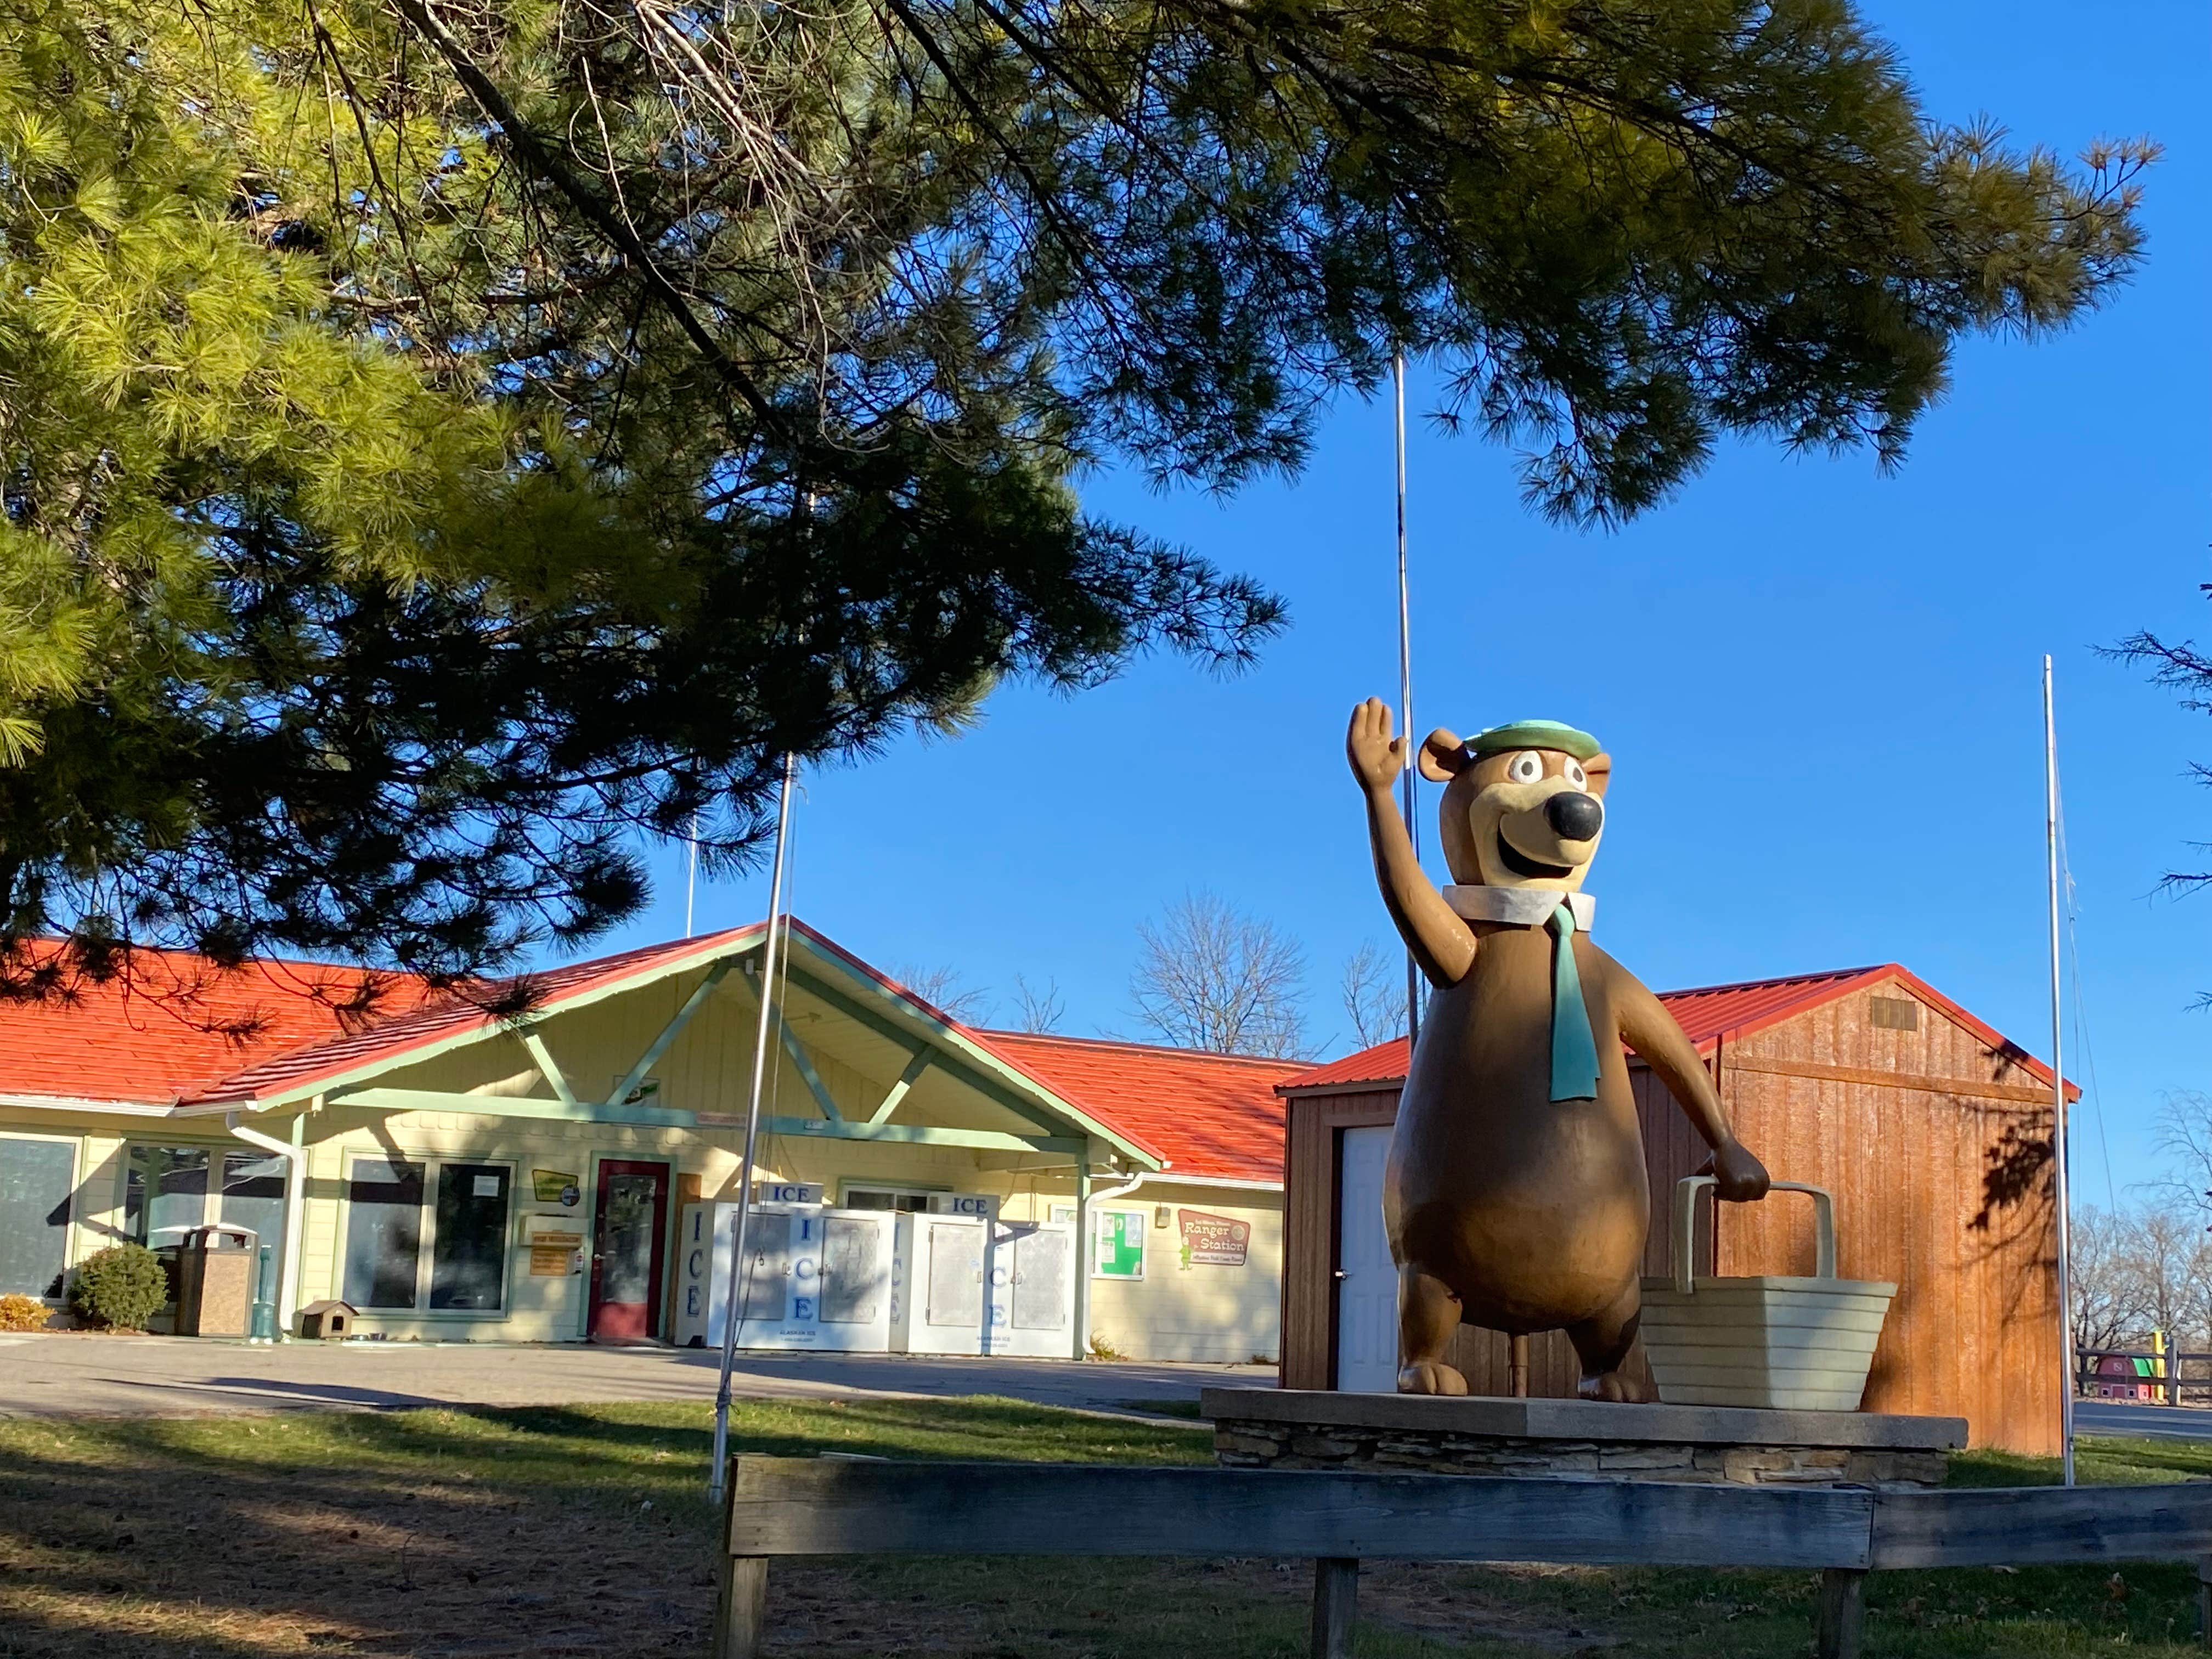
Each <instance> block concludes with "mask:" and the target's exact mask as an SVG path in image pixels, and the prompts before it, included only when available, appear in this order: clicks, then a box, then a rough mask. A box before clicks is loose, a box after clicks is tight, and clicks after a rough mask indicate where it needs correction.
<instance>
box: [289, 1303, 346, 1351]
mask: <svg viewBox="0 0 2212 1659" xmlns="http://www.w3.org/2000/svg"><path fill="white" fill-rule="evenodd" d="M300 1334H301V1336H303V1337H305V1338H307V1340H309V1341H310V1342H313V1341H319V1340H336V1339H337V1338H338V1337H341V1336H350V1335H352V1334H353V1304H351V1303H350V1302H339V1301H337V1300H335V1299H327V1300H325V1301H321V1302H310V1303H309V1304H307V1306H306V1307H304V1308H302V1309H301V1310H300Z"/></svg>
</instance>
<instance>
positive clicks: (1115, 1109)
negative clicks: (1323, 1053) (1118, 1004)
mask: <svg viewBox="0 0 2212 1659" xmlns="http://www.w3.org/2000/svg"><path fill="white" fill-rule="evenodd" d="M972 1035H973V1036H975V1039H976V1040H977V1041H978V1042H982V1043H985V1044H987V1046H988V1047H989V1048H992V1049H993V1050H994V1052H996V1053H998V1054H1003V1055H1004V1056H1006V1059H1008V1060H1012V1062H1013V1063H1014V1064H1016V1065H1018V1066H1020V1067H1021V1068H1022V1069H1023V1070H1024V1071H1025V1072H1027V1073H1030V1075H1031V1076H1033V1077H1035V1078H1036V1079H1038V1080H1039V1081H1041V1082H1042V1083H1043V1084H1045V1085H1047V1086H1048V1087H1049V1088H1051V1089H1052V1090H1053V1091H1054V1092H1055V1093H1057V1094H1060V1095H1064V1096H1066V1097H1067V1098H1068V1099H1069V1100H1072V1101H1077V1102H1079V1103H1082V1104H1083V1105H1084V1106H1085V1107H1088V1108H1089V1109H1091V1110H1092V1111H1093V1112H1095V1113H1097V1115H1099V1116H1100V1117H1102V1118H1104V1119H1106V1120H1108V1121H1110V1122H1112V1123H1114V1124H1115V1125H1117V1126H1120V1127H1125V1128H1127V1130H1128V1131H1130V1132H1132V1133H1134V1134H1135V1135H1137V1136H1138V1137H1139V1138H1140V1139H1143V1140H1144V1141H1145V1142H1146V1144H1147V1145H1149V1146H1154V1147H1157V1148H1158V1150H1159V1152H1161V1153H1162V1154H1163V1155H1164V1157H1165V1158H1167V1159H1168V1173H1169V1174H1170V1175H1178V1176H1219V1177H1223V1178H1225V1179H1228V1180H1231V1181H1266V1182H1280V1181H1281V1180H1282V1178H1283V1103H1282V1101H1281V1099H1280V1098H1279V1097H1278V1096H1277V1094H1276V1093H1275V1090H1276V1086H1277V1085H1279V1084H1283V1083H1286V1082H1289V1081H1290V1080H1291V1079H1295V1078H1296V1077H1297V1076H1298V1074H1299V1073H1301V1072H1303V1071H1304V1069H1305V1066H1304V1063H1303V1062H1302V1061H1299V1060H1265V1059H1261V1058H1259V1057H1258V1056H1255V1055H1247V1054H1205V1053H1201V1052H1200V1051H1198V1050H1195V1049H1190V1048H1158V1047H1155V1046H1154V1045H1152V1044H1151V1043H1146V1042H1115V1041H1112V1040H1109V1039H1101V1038H1092V1037H1064V1036H1043V1035H1038V1034H1035V1033H1031V1032H1027V1031H976V1032H974V1033H973V1034H972Z"/></svg>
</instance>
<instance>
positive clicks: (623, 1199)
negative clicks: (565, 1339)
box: [586, 1158, 668, 1342]
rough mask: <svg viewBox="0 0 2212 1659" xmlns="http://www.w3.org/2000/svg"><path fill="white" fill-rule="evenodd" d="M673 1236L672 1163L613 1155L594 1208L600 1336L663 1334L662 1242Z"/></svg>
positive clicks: (592, 1327) (632, 1338)
mask: <svg viewBox="0 0 2212 1659" xmlns="http://www.w3.org/2000/svg"><path fill="white" fill-rule="evenodd" d="M667 1237H668V1165H666V1164H648V1163H644V1162H633V1161H629V1160H625V1159H619V1158H607V1159H605V1160H604V1161H602V1162H601V1164H599V1197H598V1200H597V1204H596V1207H595V1208H594V1209H593V1211H592V1309H591V1319H590V1322H589V1323H588V1324H587V1325H586V1330H587V1331H588V1332H589V1334H590V1335H591V1338H592V1340H593V1341H594V1342H638V1341H642V1340H646V1339H647V1338H649V1337H656V1336H659V1334H660V1279H661V1273H662V1271H663V1269H664V1267H665V1252H664V1251H663V1250H662V1249H661V1244H662V1243H663V1241H665V1239H666V1238H667Z"/></svg>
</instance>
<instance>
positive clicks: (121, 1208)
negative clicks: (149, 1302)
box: [114, 1134, 284, 1254]
mask: <svg viewBox="0 0 2212 1659" xmlns="http://www.w3.org/2000/svg"><path fill="white" fill-rule="evenodd" d="M134 1146H159V1147H161V1148H163V1149H165V1150H167V1151H170V1152H205V1153H206V1154H207V1155H208V1181H207V1190H206V1191H205V1192H204V1193H203V1194H200V1199H201V1202H200V1218H199V1220H198V1221H197V1222H196V1223H195V1224H194V1225H196V1226H201V1227H213V1226H216V1225H220V1224H221V1222H222V1165H223V1160H224V1159H225V1158H229V1157H232V1156H234V1155H236V1156H240V1157H244V1156H247V1155H251V1156H252V1157H254V1158H273V1157H275V1156H276V1154H274V1153H273V1152H266V1151H264V1150H263V1149H261V1148H259V1147H255V1146H248V1145H247V1144H246V1142H245V1141H242V1140H236V1139H224V1140H203V1139H199V1138H198V1137H197V1136H196V1135H150V1134H137V1135H125V1137H124V1139H123V1144H122V1147H121V1150H120V1151H119V1152H118V1153H117V1155H116V1160H115V1163H116V1168H115V1212H114V1213H115V1218H116V1223H117V1225H118V1229H119V1228H120V1226H121V1225H122V1224H123V1221H124V1218H125V1215H126V1214H127V1212H128V1211H129V1209H130V1205H131V1148H132V1147H134ZM183 1242H184V1237H183V1235H182V1234H181V1233H179V1234H178V1235H176V1236H175V1237H171V1238H167V1239H161V1238H156V1237H155V1236H154V1235H153V1234H152V1233H150V1232H149V1233H148V1234H147V1236H146V1248H147V1249H149V1250H154V1249H161V1248H162V1246H163V1245H164V1244H179V1243H183ZM261 1243H264V1244H271V1245H275V1246H276V1248H277V1250H278V1253H279V1254H282V1252H283V1243H284V1241H283V1240H282V1239H281V1238H264V1239H263V1240H262V1241H261Z"/></svg>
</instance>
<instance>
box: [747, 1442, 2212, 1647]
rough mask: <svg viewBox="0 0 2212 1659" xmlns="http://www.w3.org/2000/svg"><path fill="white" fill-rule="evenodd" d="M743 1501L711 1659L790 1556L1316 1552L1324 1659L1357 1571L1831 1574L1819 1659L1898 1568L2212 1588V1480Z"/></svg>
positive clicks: (1077, 1472) (1036, 1477)
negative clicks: (2081, 1567) (2177, 1563)
mask: <svg viewBox="0 0 2212 1659" xmlns="http://www.w3.org/2000/svg"><path fill="white" fill-rule="evenodd" d="M729 1490H730V1500H729V1516H728V1530H727V1547H726V1551H725V1559H724V1561H723V1571H722V1577H721V1592H720V1601H719V1606H718V1607H717V1610H716V1614H715V1642H714V1655H715V1659H757V1656H758V1655H759V1653H760V1651H761V1643H762V1639H763V1632H764V1631H765V1628H766V1618H767V1595H768V1564H769V1560H770V1559H772V1558H774V1557H776V1556H793V1555H1159V1556H1187V1557H1221V1556H1245V1557H1250V1556H1260V1557H1267V1558H1273V1559H1283V1558H1291V1559H1298V1558H1304V1559H1310V1560H1312V1561H1313V1562H1314V1564H1315V1571H1314V1613H1313V1653H1314V1656H1315V1659H1349V1656H1350V1655H1351V1652H1352V1623H1353V1608H1354V1605H1355V1602H1356V1598H1357V1595H1358V1571H1359V1563H1360V1562H1361V1561H1363V1560H1411V1561H1530V1562H1548V1563H1556V1564H1562V1565H1595V1566H1631V1565H1638V1566H1701V1567H1796V1568H1812V1569H1818V1570H1819V1571H1821V1572H1822V1573H1823V1574H1824V1575H1825V1577H1824V1578H1823V1581H1822V1584H1821V1593H1820V1609H1819V1628H1818V1632H1817V1637H1818V1639H1817V1644H1816V1646H1817V1651H1818V1653H1819V1654H1820V1659H1858V1656H1859V1653H1860V1650H1861V1645H1862V1634H1861V1632H1862V1629H1863V1624H1864V1621H1865V1607H1866V1602H1865V1595H1866V1576H1867V1574H1868V1573H1869V1571H1879V1570H1881V1569H1883V1568H1893V1567H1947V1566H1959V1567H1963V1566H1990V1565H2014V1566H2024V1565H2036V1564H2047V1563H2065V1562H2116V1563H2117V1562H2123V1561H2154V1560H2191V1559H2193V1560H2196V1561H2197V1562H2198V1563H2199V1569H2198V1577H2199V1580H2200V1582H2203V1583H2212V1578H2208V1573H2212V1568H2208V1567H2207V1566H2206V1565H2205V1564H2206V1563H2207V1562H2208V1560H2212V1483H2207V1484H2202V1485H2199V1484H2190V1485H2182V1486H2094V1487H2075V1488H2066V1487H2059V1486H2015V1487H2003V1488H1996V1489H1989V1490H1982V1491H1956V1492H1875V1491H1871V1490H1869V1489H1868V1488H1866V1487H1863V1486H1815V1487H1786V1486H1671V1485H1665V1484H1661V1483H1658V1482H1650V1481H1612V1480H1486V1479H1481V1478H1479V1477H1473V1476H1460V1475H1436V1474H1366V1473H1362V1472H1353V1471H1338V1470H1328V1471H1304V1470H1284V1471H1274V1470H1259V1469H1215V1468H1164V1469H1162V1468H1127V1467H1106V1468H1096V1467H1090V1466H1085V1465H1058V1464H1024V1463H890V1462H851V1461H846V1460H842V1459H836V1460H832V1459H813V1458H787V1457H750V1456H748V1457H738V1458H736V1459H733V1460H732V1465H731V1480H730V1487H729ZM2202 1602H2203V1597H2202V1596H2200V1603H2202Z"/></svg>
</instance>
